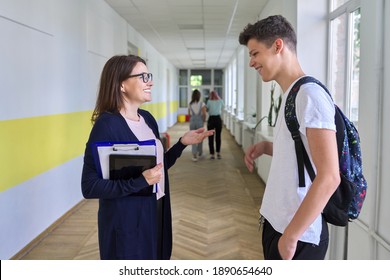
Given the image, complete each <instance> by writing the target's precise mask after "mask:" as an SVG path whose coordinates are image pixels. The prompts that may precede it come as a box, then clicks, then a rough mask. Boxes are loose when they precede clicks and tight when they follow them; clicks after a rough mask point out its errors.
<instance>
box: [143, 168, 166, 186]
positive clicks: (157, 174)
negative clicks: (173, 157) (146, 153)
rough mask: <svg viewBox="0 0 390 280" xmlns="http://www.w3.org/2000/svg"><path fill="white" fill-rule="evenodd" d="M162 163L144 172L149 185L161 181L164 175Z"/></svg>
mask: <svg viewBox="0 0 390 280" xmlns="http://www.w3.org/2000/svg"><path fill="white" fill-rule="evenodd" d="M162 166H163V165H162V163H159V164H157V165H156V166H155V167H153V168H150V169H147V170H145V171H144V172H142V175H143V176H144V178H145V180H146V182H148V184H149V186H150V185H154V184H157V183H158V182H160V180H161V177H162V170H161V168H162Z"/></svg>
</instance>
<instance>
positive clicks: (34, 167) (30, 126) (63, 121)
mask: <svg viewBox="0 0 390 280" xmlns="http://www.w3.org/2000/svg"><path fill="white" fill-rule="evenodd" d="M178 104H179V103H178V101H172V102H170V104H169V109H170V112H176V111H177V110H178ZM142 108H143V109H145V110H148V111H149V112H150V113H151V114H152V115H153V116H154V117H155V118H156V119H157V120H158V119H161V118H163V117H166V116H167V106H166V102H161V103H151V104H144V105H143V106H142ZM91 114H92V111H85V112H76V113H69V114H59V115H50V116H42V117H33V118H25V119H16V120H7V121H0V131H1V137H0V192H2V191H5V190H7V189H9V188H12V187H13V186H16V185H18V184H20V183H22V182H24V181H26V180H28V179H30V178H32V177H34V176H36V175H38V174H41V173H43V172H46V171H47V170H49V169H51V168H54V167H56V166H58V165H61V164H63V163H65V162H67V161H69V160H71V159H73V158H75V157H77V156H80V155H82V154H83V153H84V149H85V143H86V142H87V140H88V136H89V133H90V131H91V128H92V126H91V122H90V118H91Z"/></svg>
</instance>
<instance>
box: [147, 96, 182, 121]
mask: <svg viewBox="0 0 390 280" xmlns="http://www.w3.org/2000/svg"><path fill="white" fill-rule="evenodd" d="M166 104H167V103H166V102H160V103H146V104H143V105H142V106H141V108H142V109H144V110H147V111H149V112H150V113H151V114H152V115H153V117H154V118H155V119H156V120H159V119H162V118H165V117H166V116H167V115H168V112H167V106H166ZM178 108H179V101H177V100H175V101H171V102H170V103H169V110H170V112H169V113H172V112H177V110H178Z"/></svg>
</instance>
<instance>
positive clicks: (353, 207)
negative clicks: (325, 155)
mask: <svg viewBox="0 0 390 280" xmlns="http://www.w3.org/2000/svg"><path fill="white" fill-rule="evenodd" d="M305 83H316V84H318V85H319V86H321V87H322V88H323V89H324V90H325V91H326V92H327V93H328V94H329V95H330V93H329V91H328V89H327V88H326V87H325V86H324V85H323V84H322V83H321V82H319V81H318V80H316V79H315V78H313V77H310V76H305V77H303V78H301V79H299V80H298V81H297V82H296V83H295V84H294V85H293V87H292V89H291V91H290V92H289V94H288V96H287V100H286V107H285V119H286V124H287V127H288V129H289V131H290V132H291V135H292V138H293V140H294V143H295V150H296V156H297V162H298V175H299V187H305V177H304V168H305V167H306V171H307V172H308V174H309V176H310V178H311V180H312V181H313V180H314V178H315V173H314V170H313V167H312V165H311V162H310V159H309V156H308V155H307V152H306V150H305V147H304V145H303V142H302V140H301V136H300V132H299V123H298V120H297V117H296V112H295V98H296V95H297V93H298V91H299V88H300V87H301V85H302V84H305ZM330 96H331V95H330ZM335 109H336V114H335V124H336V130H337V133H336V137H337V146H338V154H339V165H340V177H341V182H340V185H339V186H338V188H337V189H336V191H335V192H334V194H333V195H332V197H331V198H330V199H329V201H328V203H327V205H326V206H325V208H324V210H323V212H322V215H323V217H324V218H325V220H326V221H327V222H328V223H330V224H333V225H336V226H346V225H347V224H348V222H349V221H351V220H354V219H356V218H357V217H358V216H359V214H360V211H361V209H362V206H363V202H364V199H365V197H366V191H367V182H366V179H365V178H364V175H363V170H362V157H361V149H360V138H359V133H358V131H357V129H356V128H355V126H354V125H353V123H352V122H351V121H350V120H349V119H348V118H347V117H346V116H345V115H344V114H343V112H342V111H341V110H340V108H339V107H337V106H336V105H335Z"/></svg>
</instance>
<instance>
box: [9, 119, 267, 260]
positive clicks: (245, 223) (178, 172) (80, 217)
mask: <svg viewBox="0 0 390 280" xmlns="http://www.w3.org/2000/svg"><path fill="white" fill-rule="evenodd" d="M188 128H189V125H188V123H186V122H184V123H176V124H175V125H174V126H172V127H171V128H169V130H168V131H167V132H168V133H169V135H170V143H171V144H172V143H175V142H176V141H177V140H178V139H179V137H180V136H181V135H183V133H185V131H187V130H188ZM203 151H204V158H202V159H200V160H198V161H197V162H193V161H192V157H191V147H187V148H186V149H185V150H184V152H183V154H182V157H181V158H180V159H179V160H178V161H177V162H176V164H175V165H174V166H173V167H172V168H171V169H170V170H169V173H170V185H171V200H172V218H173V252H172V259H176V260H256V259H263V255H262V248H261V232H260V231H259V230H258V229H259V226H258V219H259V214H258V209H259V204H260V201H261V198H262V195H263V191H264V183H263V182H262V180H261V179H260V177H259V176H258V175H257V173H249V171H248V170H247V169H246V167H245V165H244V162H243V156H244V153H243V149H242V147H241V146H239V145H238V144H237V143H236V141H235V140H234V138H233V136H232V135H231V134H230V133H229V131H228V130H227V129H226V128H225V127H224V128H223V132H222V149H221V155H222V159H220V160H218V159H214V160H211V159H209V156H208V144H207V140H206V141H204V142H203ZM97 209H98V200H96V199H93V200H83V201H81V202H80V203H79V204H78V205H76V206H75V207H74V208H72V209H71V210H70V211H69V212H68V213H67V214H66V215H65V216H64V217H63V218H61V219H60V220H59V221H57V222H56V223H55V224H54V225H52V227H50V228H49V229H48V230H47V231H45V232H44V233H42V234H41V235H40V236H39V237H38V238H36V239H35V240H34V241H33V242H32V243H30V244H29V246H28V247H26V248H25V249H24V250H22V251H21V252H19V254H17V255H16V256H15V257H14V258H15V259H22V260H31V259H34V260H72V259H77V260H97V259H99V250H98V242H97Z"/></svg>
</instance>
